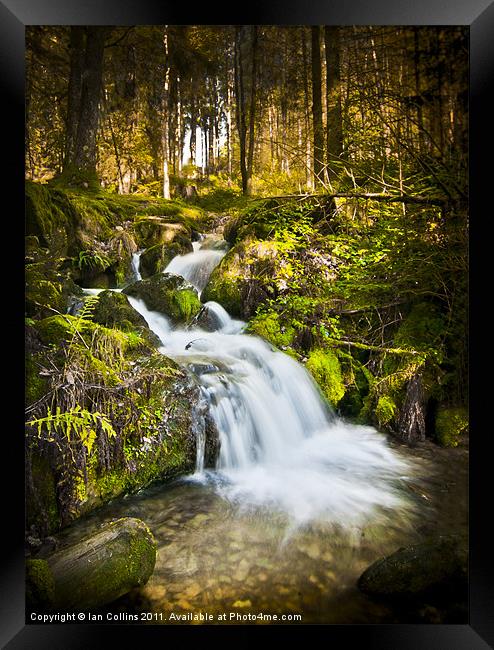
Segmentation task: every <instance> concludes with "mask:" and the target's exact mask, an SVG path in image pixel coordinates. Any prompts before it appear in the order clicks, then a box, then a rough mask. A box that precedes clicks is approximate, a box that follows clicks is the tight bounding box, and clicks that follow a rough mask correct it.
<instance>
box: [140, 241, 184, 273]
mask: <svg viewBox="0 0 494 650" xmlns="http://www.w3.org/2000/svg"><path fill="white" fill-rule="evenodd" d="M192 250H193V249H192V244H191V243H190V241H180V242H178V241H177V242H172V243H165V244H156V245H154V246H151V247H150V248H147V249H146V250H145V251H144V253H142V255H141V258H140V272H141V275H142V277H143V278H149V277H151V276H152V275H154V274H155V273H160V272H162V271H164V270H165V268H166V267H167V266H168V264H169V263H170V262H171V261H172V259H173V258H174V257H175V256H176V255H186V254H187V253H192Z"/></svg>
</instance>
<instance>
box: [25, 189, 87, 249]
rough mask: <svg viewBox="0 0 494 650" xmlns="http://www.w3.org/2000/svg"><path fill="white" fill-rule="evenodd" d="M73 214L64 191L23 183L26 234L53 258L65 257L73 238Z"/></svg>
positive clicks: (74, 219)
mask: <svg viewBox="0 0 494 650" xmlns="http://www.w3.org/2000/svg"><path fill="white" fill-rule="evenodd" d="M75 221H76V218H75V212H74V210H73V208H72V205H71V203H70V201H69V199H68V197H67V195H66V194H65V193H64V192H61V191H59V190H56V189H52V188H49V187H47V186H45V185H39V184H37V183H31V182H27V183H26V235H34V236H36V237H37V238H38V241H39V243H40V244H41V246H43V247H47V248H49V249H50V252H51V254H52V255H54V256H62V255H67V253H68V250H69V245H70V240H71V239H74V237H75Z"/></svg>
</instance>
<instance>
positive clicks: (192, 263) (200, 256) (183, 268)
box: [164, 240, 226, 296]
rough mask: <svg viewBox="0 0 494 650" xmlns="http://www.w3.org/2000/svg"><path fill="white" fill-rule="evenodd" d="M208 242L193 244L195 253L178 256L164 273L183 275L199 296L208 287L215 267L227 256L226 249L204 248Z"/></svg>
mask: <svg viewBox="0 0 494 650" xmlns="http://www.w3.org/2000/svg"><path fill="white" fill-rule="evenodd" d="M205 245H207V240H203V241H198V242H193V245H192V247H193V249H194V250H193V252H192V253H187V254H186V255H177V256H176V257H174V258H173V259H172V260H171V262H170V263H169V264H168V266H167V267H166V269H165V270H164V273H173V274H174V275H181V276H182V277H183V278H185V279H186V280H188V281H189V282H190V283H191V284H192V285H194V287H195V288H196V289H197V291H198V293H199V296H200V295H201V292H202V290H203V289H204V287H205V286H206V284H207V283H208V280H209V276H210V275H211V273H212V271H213V269H214V267H215V266H217V265H218V264H219V262H220V261H221V258H222V257H224V255H225V252H226V251H225V250H224V249H220V250H217V249H214V248H211V249H209V248H204V246H205Z"/></svg>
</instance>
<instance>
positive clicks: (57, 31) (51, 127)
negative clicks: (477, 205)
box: [26, 25, 468, 202]
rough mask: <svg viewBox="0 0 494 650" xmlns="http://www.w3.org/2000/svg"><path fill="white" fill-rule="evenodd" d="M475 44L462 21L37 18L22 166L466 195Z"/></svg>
mask: <svg viewBox="0 0 494 650" xmlns="http://www.w3.org/2000/svg"><path fill="white" fill-rule="evenodd" d="M467 46H468V43H467V33H466V31H465V29H464V28H461V27H413V28H412V27H394V26H388V27H367V26H365V27H337V26H324V27H321V26H317V25H316V26H294V27H291V26H267V25H258V26H255V25H241V26H228V25H226V26H218V25H216V26H215V25H212V26H194V25H188V26H178V25H168V26H166V28H165V27H164V26H148V27H143V26H136V27H115V28H113V29H112V30H111V34H110V33H109V30H108V29H106V30H105V29H103V28H101V29H100V28H96V27H29V28H28V29H27V41H26V62H27V66H26V69H27V84H26V115H27V132H26V173H27V176H28V177H29V178H33V179H43V180H47V179H48V178H50V177H54V176H58V175H60V174H61V172H62V171H64V174H65V176H68V174H67V171H68V170H72V171H73V170H74V169H76V170H77V169H79V170H80V171H84V170H86V171H88V170H89V171H90V173H92V174H94V173H97V175H98V177H99V180H100V182H101V184H103V185H104V186H105V187H107V188H109V189H114V190H116V191H118V192H121V193H126V192H135V191H148V192H152V193H159V194H162V195H163V194H164V195H165V196H168V195H173V194H174V193H181V192H182V191H183V187H184V186H185V185H187V184H188V183H193V184H196V185H200V184H201V183H206V184H207V183H208V182H212V181H211V179H216V180H214V182H222V183H225V186H229V187H238V188H240V189H241V190H242V191H243V192H244V193H245V194H250V193H253V194H256V193H265V194H266V193H273V192H274V193H280V192H285V193H286V192H312V191H313V189H314V185H315V189H316V190H317V191H331V190H333V191H352V190H353V191H356V190H357V189H358V188H361V189H362V188H363V189H364V190H366V191H373V192H385V193H390V192H394V193H401V194H407V195H413V194H417V193H419V194H420V193H421V192H424V191H427V192H429V193H431V194H432V195H434V196H436V197H443V198H444V199H447V200H449V201H453V200H454V201H463V202H464V201H465V199H466V195H467V188H466V176H467V174H466V170H467V108H468V106H467V97H468V85H467V77H468V67H467V49H468V48H467ZM167 175H168V181H167ZM315 181H317V182H316V183H314V182H315Z"/></svg>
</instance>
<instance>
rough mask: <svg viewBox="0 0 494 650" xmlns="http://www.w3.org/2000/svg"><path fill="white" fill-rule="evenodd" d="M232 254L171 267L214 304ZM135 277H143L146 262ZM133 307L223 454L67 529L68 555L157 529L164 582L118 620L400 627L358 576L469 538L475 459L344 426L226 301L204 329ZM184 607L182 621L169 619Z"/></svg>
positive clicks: (214, 242)
mask: <svg viewBox="0 0 494 650" xmlns="http://www.w3.org/2000/svg"><path fill="white" fill-rule="evenodd" d="M224 254H225V250H224V248H223V247H222V242H221V241H220V240H219V239H218V238H215V237H214V236H207V237H205V238H203V239H202V240H201V241H199V242H195V243H194V251H193V252H192V253H189V254H187V255H184V256H177V257H175V258H174V259H173V260H172V261H171V262H170V264H169V265H168V267H167V268H166V269H165V271H164V272H166V273H174V274H176V275H181V276H182V277H184V278H185V279H186V280H188V281H189V282H191V283H192V284H193V285H194V286H195V287H196V288H197V290H198V292H199V294H200V293H201V291H202V290H203V289H204V287H205V286H206V284H207V280H208V278H209V275H210V274H211V272H212V270H213V269H214V267H215V266H216V265H217V264H218V263H219V262H220V261H221V258H222V256H223V255H224ZM133 269H134V273H135V276H136V278H140V274H139V255H138V254H136V255H135V256H134V259H133ZM89 292H91V293H96V292H97V290H92V291H88V293H89ZM128 298H129V302H130V303H131V305H132V306H133V307H134V309H136V310H137V311H138V312H139V313H141V314H142V316H143V317H144V318H145V320H146V321H147V323H148V325H149V327H150V328H151V329H152V330H153V331H154V332H155V333H156V334H157V336H158V337H159V339H160V341H161V344H162V346H161V347H160V351H161V352H162V353H163V354H165V355H166V356H168V357H170V358H172V359H174V360H175V361H176V362H177V363H179V364H180V365H181V366H182V367H183V368H184V369H186V370H187V372H188V373H189V375H190V376H191V378H192V379H193V381H195V382H196V383H197V385H198V386H199V388H200V392H201V396H202V399H204V400H205V402H206V403H207V405H208V410H209V413H210V416H211V417H212V419H213V420H214V422H215V424H216V426H217V429H218V432H219V438H220V451H219V457H218V460H217V466H216V467H215V468H214V469H207V468H205V464H204V449H205V441H204V440H203V439H201V437H200V436H199V439H198V441H197V450H198V452H197V461H196V471H195V472H194V473H193V474H192V475H190V476H184V477H181V478H180V479H177V480H175V481H173V482H169V483H167V484H161V485H155V486H153V487H150V488H147V489H145V490H141V491H140V492H139V493H138V494H136V495H132V496H127V497H123V498H119V499H115V500H114V501H113V502H111V503H110V504H107V505H106V506H104V507H102V508H100V509H99V510H98V511H96V512H94V513H92V514H91V515H89V516H88V517H86V518H84V519H83V520H80V521H78V522H77V523H75V524H74V525H73V526H71V527H70V528H68V529H66V530H65V531H64V532H63V533H62V534H61V536H60V541H61V544H62V545H63V544H65V543H70V542H71V541H74V540H75V539H78V538H80V537H81V535H85V534H87V533H90V532H93V531H95V530H96V529H97V528H98V527H99V526H100V525H101V524H102V523H103V522H106V521H109V520H111V519H114V518H116V517H122V516H134V517H138V518H140V519H142V520H144V521H145V522H146V523H147V524H148V525H149V527H150V528H151V530H152V532H153V534H154V535H155V537H156V540H157V543H158V557H157V562H156V567H155V570H154V573H153V575H152V576H151V578H150V580H149V582H148V583H147V584H146V585H145V586H143V587H141V588H138V589H134V590H133V591H132V592H130V593H129V594H127V595H126V596H124V597H122V598H121V599H119V600H118V601H117V602H116V603H114V604H112V605H111V606H110V609H111V611H114V612H121V613H132V612H141V611H146V612H156V613H159V614H163V617H162V619H161V622H164V623H184V622H185V623H186V624H190V623H195V622H199V623H200V622H202V621H200V620H194V614H198V613H199V612H202V613H203V614H205V613H208V614H212V615H214V616H215V617H217V616H218V615H221V614H224V613H227V621H226V622H228V623H242V622H246V621H252V620H253V618H252V617H254V616H256V615H259V614H263V615H269V616H272V615H275V614H276V615H277V616H278V617H281V616H282V615H284V616H287V617H293V616H299V615H300V617H301V618H287V619H285V621H284V622H287V621H290V620H293V621H294V622H299V623H300V622H301V623H352V624H353V623H388V622H400V619H399V612H396V611H393V610H392V609H391V608H390V607H389V606H386V605H384V604H377V603H375V602H373V601H371V600H370V599H368V598H367V597H366V596H364V595H363V594H361V593H360V592H359V591H358V589H357V587H356V580H357V578H358V577H359V575H360V574H361V573H362V571H363V570H364V569H365V568H366V567H367V566H368V565H369V564H371V563H372V562H374V561H375V560H376V559H378V558H379V557H381V556H383V555H387V554H390V553H392V552H393V551H395V550H396V549H398V548H399V547H400V546H404V545H407V544H410V543H414V542H418V541H421V540H422V539H424V538H425V537H427V536H428V535H430V534H441V533H462V534H463V533H464V534H466V530H467V495H466V490H467V463H468V450H467V449H465V448H458V449H441V448H438V447H436V446H435V445H433V444H432V443H429V442H426V443H425V444H424V445H421V446H420V447H417V448H414V449H410V448H408V447H406V446H405V445H401V444H399V443H398V442H397V441H395V440H392V439H388V437H387V436H386V435H384V434H382V433H380V432H378V431H376V430H375V429H374V428H372V427H370V426H361V425H355V424H352V423H349V422H347V421H345V420H343V419H342V418H340V417H339V416H338V415H337V414H336V413H335V412H334V411H333V410H332V409H331V407H330V406H329V405H328V404H327V402H326V401H325V400H324V399H323V398H322V396H321V394H320V391H319V389H318V387H317V385H316V384H315V383H314V381H313V380H312V378H311V377H310V375H309V374H308V372H307V371H306V370H305V368H304V367H303V366H302V365H301V364H300V363H298V362H297V361H295V360H294V359H293V358H292V357H290V356H289V355H287V354H284V353H283V352H281V351H279V350H277V349H275V348H274V347H273V346H271V345H270V344H269V343H267V342H265V341H264V340H262V339H260V338H258V337H255V336H251V335H248V334H245V333H244V328H245V323H243V322H242V321H238V320H234V319H232V318H230V316H229V314H228V313H227V312H226V311H225V310H224V309H223V307H221V305H219V304H217V303H213V302H209V303H206V304H205V309H207V311H208V314H209V317H210V322H214V323H215V331H206V330H205V329H200V328H198V327H194V328H190V329H186V328H183V327H178V328H173V327H172V326H171V324H170V322H169V320H168V319H167V318H166V316H164V315H163V314H159V313H157V312H151V311H149V310H148V309H147V307H146V305H145V304H144V302H143V301H141V300H138V299H136V298H133V297H130V296H128ZM172 613H173V614H174V615H177V614H180V615H184V618H183V619H179V620H175V619H174V620H171V619H170V615H171V614H172ZM249 617H250V618H249ZM254 620H256V619H254ZM278 620H279V621H280V622H282V621H281V620H280V618H279V619H278ZM153 622H155V623H156V622H160V620H158V621H156V620H155V621H153ZM257 622H263V621H262V619H257Z"/></svg>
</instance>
